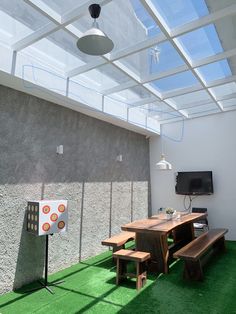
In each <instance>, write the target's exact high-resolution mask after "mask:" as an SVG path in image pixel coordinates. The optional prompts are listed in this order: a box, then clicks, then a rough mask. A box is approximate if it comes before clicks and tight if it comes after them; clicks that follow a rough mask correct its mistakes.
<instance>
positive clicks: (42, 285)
mask: <svg viewBox="0 0 236 314" xmlns="http://www.w3.org/2000/svg"><path fill="white" fill-rule="evenodd" d="M44 267H45V275H44V281H41V280H38V282H39V283H40V285H41V286H40V287H37V288H34V289H31V290H29V291H26V292H33V291H37V290H40V289H43V288H45V289H47V290H48V291H49V292H50V293H51V294H54V291H53V290H52V289H50V288H49V286H56V285H58V284H60V283H62V282H64V280H59V281H55V282H52V283H49V282H48V234H47V235H46V247H45V265H44Z"/></svg>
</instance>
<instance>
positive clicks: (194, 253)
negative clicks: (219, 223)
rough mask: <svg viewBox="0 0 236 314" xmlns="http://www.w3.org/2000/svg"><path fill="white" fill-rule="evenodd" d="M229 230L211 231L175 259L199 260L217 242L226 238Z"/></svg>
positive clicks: (179, 251) (181, 250)
mask: <svg viewBox="0 0 236 314" xmlns="http://www.w3.org/2000/svg"><path fill="white" fill-rule="evenodd" d="M227 232H228V230H227V229H211V230H209V231H208V232H206V233H203V234H202V235H201V236H199V237H198V238H196V239H195V240H193V241H192V242H190V243H189V244H187V245H186V246H184V247H183V248H182V249H180V250H178V251H177V252H175V253H174V255H173V256H174V257H175V258H178V257H180V258H184V259H188V260H193V261H194V260H197V259H199V258H200V257H201V256H202V255H203V254H204V253H205V252H206V251H207V250H208V249H209V248H210V247H211V246H212V245H213V244H214V243H215V242H217V241H218V240H219V239H221V238H222V237H224V235H225V233H227Z"/></svg>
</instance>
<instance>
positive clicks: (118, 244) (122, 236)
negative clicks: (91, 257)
mask: <svg viewBox="0 0 236 314" xmlns="http://www.w3.org/2000/svg"><path fill="white" fill-rule="evenodd" d="M134 239H135V232H128V231H124V232H121V233H119V234H117V235H115V236H113V237H111V238H109V239H106V240H104V241H102V245H107V246H111V247H112V249H113V253H114V252H116V251H118V250H120V249H124V248H125V243H127V242H129V241H131V240H134Z"/></svg>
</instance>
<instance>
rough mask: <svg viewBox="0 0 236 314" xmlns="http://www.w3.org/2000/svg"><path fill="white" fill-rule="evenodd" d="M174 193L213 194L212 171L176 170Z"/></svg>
mask: <svg viewBox="0 0 236 314" xmlns="http://www.w3.org/2000/svg"><path fill="white" fill-rule="evenodd" d="M175 193H176V194H181V195H208V194H213V181H212V171H191V172H177V176H176V185H175Z"/></svg>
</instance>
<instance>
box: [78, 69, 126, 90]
mask: <svg viewBox="0 0 236 314" xmlns="http://www.w3.org/2000/svg"><path fill="white" fill-rule="evenodd" d="M73 80H74V81H77V82H79V83H81V84H82V85H84V86H88V87H90V88H91V87H92V88H94V89H95V90H97V91H102V90H106V89H110V88H113V87H115V86H118V85H120V84H124V83H127V82H129V81H130V78H129V77H128V76H127V75H126V74H124V73H123V72H122V71H120V70H119V69H117V68H116V67H115V66H113V65H112V64H105V65H102V66H100V67H98V68H96V69H93V70H91V71H88V72H85V73H83V74H80V75H77V76H75V77H73Z"/></svg>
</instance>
